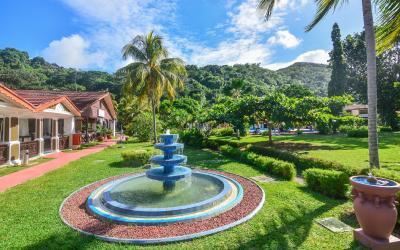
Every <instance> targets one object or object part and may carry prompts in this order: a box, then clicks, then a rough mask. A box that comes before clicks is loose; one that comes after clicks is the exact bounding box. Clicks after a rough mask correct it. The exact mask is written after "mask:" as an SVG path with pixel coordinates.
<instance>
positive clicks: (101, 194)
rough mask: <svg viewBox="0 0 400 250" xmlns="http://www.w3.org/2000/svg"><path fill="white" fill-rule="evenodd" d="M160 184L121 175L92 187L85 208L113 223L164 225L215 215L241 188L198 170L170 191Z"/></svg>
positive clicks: (236, 198)
mask: <svg viewBox="0 0 400 250" xmlns="http://www.w3.org/2000/svg"><path fill="white" fill-rule="evenodd" d="M188 181H190V183H186V182H188ZM162 184H163V183H162V182H159V181H155V180H151V179H148V178H146V176H145V175H144V174H140V175H133V176H129V177H125V178H123V179H120V180H118V181H114V182H110V183H107V184H105V185H103V186H101V187H99V188H98V189H96V190H95V191H94V192H93V193H92V194H91V195H90V196H89V197H88V200H87V208H88V210H89V211H90V212H91V213H92V214H94V215H95V216H97V217H99V218H102V219H106V220H111V221H113V222H117V223H123V224H164V223H172V222H180V221H188V220H197V219H202V218H207V217H211V216H215V215H217V214H219V213H222V212H224V211H226V210H228V209H231V208H232V207H234V206H235V205H236V204H238V203H239V202H240V201H241V199H242V197H243V188H242V187H241V185H240V184H239V183H237V182H236V181H235V180H233V179H230V178H228V177H225V176H221V175H217V174H210V173H204V172H200V171H195V172H194V173H193V175H192V177H190V178H188V179H184V180H181V181H179V182H177V183H176V187H175V188H174V189H173V191H170V192H166V191H165V190H164V189H163V185H162ZM188 185H189V186H191V188H187V186H188Z"/></svg>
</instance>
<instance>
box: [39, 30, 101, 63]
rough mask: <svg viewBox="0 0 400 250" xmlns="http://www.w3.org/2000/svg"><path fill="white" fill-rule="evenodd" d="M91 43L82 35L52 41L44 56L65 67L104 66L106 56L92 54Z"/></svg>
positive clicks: (98, 53) (99, 53) (44, 51)
mask: <svg viewBox="0 0 400 250" xmlns="http://www.w3.org/2000/svg"><path fill="white" fill-rule="evenodd" d="M89 48H90V43H89V42H88V41H86V40H85V39H83V38H82V37H81V36H80V35H76V34H75V35H71V36H69V37H63V38H61V39H60V40H55V41H52V42H51V43H50V44H49V46H48V47H47V48H46V49H44V50H43V56H44V58H46V60H48V61H49V62H52V63H57V64H59V65H62V66H65V67H72V68H87V67H88V66H93V65H95V66H99V67H101V66H103V65H104V60H105V54H104V53H101V52H90V51H89Z"/></svg>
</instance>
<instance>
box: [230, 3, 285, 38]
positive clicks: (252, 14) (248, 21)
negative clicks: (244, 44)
mask: <svg viewBox="0 0 400 250" xmlns="http://www.w3.org/2000/svg"><path fill="white" fill-rule="evenodd" d="M257 6H258V0H247V1H244V2H243V3H242V4H240V5H239V7H237V9H236V10H235V11H234V12H230V13H228V15H229V16H230V18H231V22H230V24H231V27H230V28H229V29H228V31H230V32H232V33H239V35H251V34H255V33H260V32H267V31H269V30H271V29H272V28H274V27H276V26H278V25H280V24H282V23H283V18H282V17H283V13H281V12H277V13H275V14H274V15H273V16H272V17H271V19H270V20H268V22H265V20H264V18H263V16H262V14H261V13H260V12H259V11H258V10H257Z"/></svg>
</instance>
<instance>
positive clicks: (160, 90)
mask: <svg viewBox="0 0 400 250" xmlns="http://www.w3.org/2000/svg"><path fill="white" fill-rule="evenodd" d="M122 53H123V58H124V59H125V60H126V59H128V58H132V59H134V62H132V63H130V64H128V65H127V66H125V67H123V68H121V69H119V70H118V74H123V75H125V78H126V80H125V84H124V93H125V94H127V95H137V97H138V99H139V101H140V102H147V103H148V104H149V105H150V107H151V112H152V119H153V140H154V142H157V124H156V110H157V108H158V107H159V105H160V99H161V97H162V96H163V95H164V94H166V96H167V97H168V98H169V99H171V100H173V99H174V98H175V90H176V88H183V83H184V81H185V78H186V75H187V73H186V69H185V65H184V62H183V61H182V60H181V59H179V58H168V51H167V49H166V48H165V47H164V45H163V39H162V37H161V36H159V35H155V34H154V33H153V31H152V32H150V33H149V34H147V35H145V36H144V35H138V36H136V37H135V38H134V39H133V40H132V41H131V42H129V43H128V44H126V45H125V46H124V47H123V48H122Z"/></svg>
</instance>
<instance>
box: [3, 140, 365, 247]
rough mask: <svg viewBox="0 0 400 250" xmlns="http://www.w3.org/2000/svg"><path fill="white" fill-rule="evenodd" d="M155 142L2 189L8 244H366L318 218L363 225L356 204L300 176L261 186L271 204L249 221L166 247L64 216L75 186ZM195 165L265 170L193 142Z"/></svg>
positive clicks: (248, 172) (117, 167)
mask: <svg viewBox="0 0 400 250" xmlns="http://www.w3.org/2000/svg"><path fill="white" fill-rule="evenodd" d="M143 147H151V145H150V144H146V143H141V144H140V143H135V144H133V143H126V144H121V145H115V146H113V147H111V148H108V149H106V150H104V151H102V152H100V153H97V154H94V155H91V156H88V157H84V158H82V159H80V160H78V161H75V162H72V163H70V164H69V165H67V166H65V167H63V168H60V169H58V170H55V171H53V172H51V173H48V174H46V175H44V176H42V177H40V178H38V179H36V180H32V181H28V182H26V183H24V184H22V185H19V186H17V187H14V188H11V189H10V190H8V191H6V192H5V193H1V194H0V249H20V248H23V249H83V248H84V249H126V248H132V249H138V248H151V249H260V248H264V249H362V248H361V246H360V245H359V244H358V243H355V242H353V239H352V233H351V232H348V233H340V234H338V233H336V234H335V233H332V232H330V231H328V230H326V229H325V228H322V227H321V226H319V225H317V224H316V223H315V219H317V218H323V217H337V218H340V219H342V220H343V221H345V222H346V223H348V224H350V225H352V226H356V221H355V219H354V217H353V216H351V213H350V211H351V203H350V202H348V201H340V200H333V199H330V198H327V197H325V196H322V195H320V194H317V193H314V192H311V191H309V190H308V189H307V188H306V187H304V186H302V185H300V184H297V183H295V182H287V181H277V182H273V183H264V184H260V186H261V187H262V188H263V189H264V191H265V194H266V202H265V205H264V207H263V209H262V210H261V211H260V212H259V213H258V214H257V215H256V216H255V217H254V218H253V219H251V220H250V221H249V222H247V223H245V224H242V225H240V226H237V227H235V228H233V229H230V230H227V231H224V232H221V233H218V234H216V235H212V236H208V237H204V238H199V239H195V240H193V241H189V242H181V243H173V244H167V245H161V246H160V245H158V246H148V247H141V246H133V245H122V244H115V243H106V242H103V241H100V240H96V239H95V238H93V237H88V236H83V235H81V234H79V233H78V232H75V231H74V230H72V229H70V228H68V227H67V226H65V225H64V224H63V223H62V222H61V220H60V218H59V215H58V209H59V206H60V204H61V202H62V201H63V200H64V199H65V198H66V197H67V196H68V195H69V194H70V193H72V192H73V191H75V190H77V189H78V188H80V187H82V186H84V185H87V184H89V183H92V182H94V181H97V180H100V179H103V178H106V177H109V176H113V175H119V174H123V173H127V172H133V171H143V169H141V168H138V169H132V168H126V167H121V166H122V164H121V163H122V159H121V157H120V152H122V151H124V150H127V149H129V148H143ZM185 154H187V155H188V158H189V164H192V165H196V166H198V167H203V168H212V169H218V170H222V171H228V172H233V173H237V174H241V175H243V176H247V177H251V176H256V175H260V174H262V173H261V172H259V171H258V170H256V169H254V168H252V167H250V166H248V165H245V164H241V163H237V162H235V161H232V160H230V159H227V158H225V157H223V156H221V155H219V154H218V153H215V152H212V151H209V150H196V149H190V148H188V149H185Z"/></svg>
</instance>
